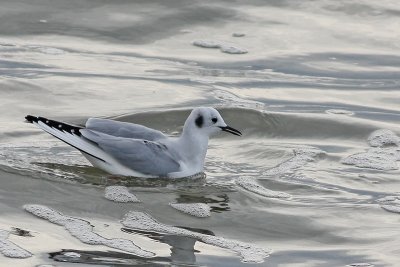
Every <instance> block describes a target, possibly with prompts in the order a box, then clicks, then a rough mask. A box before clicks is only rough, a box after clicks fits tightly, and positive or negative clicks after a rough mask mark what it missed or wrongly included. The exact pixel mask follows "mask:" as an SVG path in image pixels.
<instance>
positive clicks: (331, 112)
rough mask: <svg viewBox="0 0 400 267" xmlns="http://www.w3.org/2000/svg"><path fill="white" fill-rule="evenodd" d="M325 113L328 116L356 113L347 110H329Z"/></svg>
mask: <svg viewBox="0 0 400 267" xmlns="http://www.w3.org/2000/svg"><path fill="white" fill-rule="evenodd" d="M325 112H326V113H328V114H339V115H354V112H352V111H349V110H345V109H328V110H325Z"/></svg>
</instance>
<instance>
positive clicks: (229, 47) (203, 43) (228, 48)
mask: <svg viewBox="0 0 400 267" xmlns="http://www.w3.org/2000/svg"><path fill="white" fill-rule="evenodd" d="M192 44H193V45H195V46H198V47H203V48H219V49H220V50H221V52H224V53H227V54H246V53H248V51H247V50H246V49H244V48H241V47H238V46H236V45H233V44H228V43H225V42H221V41H214V40H196V41H193V42H192Z"/></svg>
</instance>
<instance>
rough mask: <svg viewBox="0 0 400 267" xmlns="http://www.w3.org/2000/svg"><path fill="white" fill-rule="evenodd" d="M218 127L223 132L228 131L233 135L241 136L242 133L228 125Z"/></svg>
mask: <svg viewBox="0 0 400 267" xmlns="http://www.w3.org/2000/svg"><path fill="white" fill-rule="evenodd" d="M219 128H221V129H222V131H224V132H228V133H231V134H234V135H237V136H241V135H242V133H241V132H239V131H238V130H236V129H234V128H232V127H229V126H225V127H219Z"/></svg>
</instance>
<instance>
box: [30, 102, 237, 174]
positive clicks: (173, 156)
mask: <svg viewBox="0 0 400 267" xmlns="http://www.w3.org/2000/svg"><path fill="white" fill-rule="evenodd" d="M25 119H26V120H27V122H30V123H33V124H35V125H36V126H38V127H39V128H41V129H42V130H44V131H46V132H47V133H49V134H51V135H53V136H54V137H56V138H58V139H60V140H62V141H64V142H65V143H67V144H69V145H71V146H73V147H74V148H76V149H78V150H79V151H80V152H81V153H82V154H83V155H84V156H85V157H86V158H87V159H88V160H89V161H90V162H91V163H92V165H93V166H95V167H98V168H100V169H102V170H104V171H106V172H108V173H111V174H115V175H124V176H135V177H146V178H155V177H166V178H181V177H187V176H191V175H194V174H197V173H199V172H202V171H203V169H204V160H205V157H206V153H207V148H208V140H209V137H210V136H211V135H213V134H216V133H218V132H221V131H225V132H229V133H232V134H234V135H238V136H241V135H242V134H241V132H239V131H238V130H236V129H234V128H232V127H229V126H228V125H227V124H226V123H225V122H224V120H223V118H222V117H221V115H220V114H219V112H218V111H217V110H216V109H214V108H210V107H199V108H195V109H193V110H192V112H191V113H190V115H189V117H188V118H187V119H186V122H185V125H184V127H183V132H182V134H181V135H180V136H179V137H168V136H166V135H164V134H163V133H162V132H160V131H157V130H154V129H150V128H147V127H145V126H143V125H138V124H133V123H127V122H119V121H113V120H108V119H97V118H90V119H88V121H87V122H86V125H85V127H79V126H74V125H70V124H66V123H63V122H58V121H54V120H49V119H46V118H43V117H35V116H32V115H28V116H26V117H25Z"/></svg>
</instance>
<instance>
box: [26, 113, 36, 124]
mask: <svg viewBox="0 0 400 267" xmlns="http://www.w3.org/2000/svg"><path fill="white" fill-rule="evenodd" d="M25 122H28V123H33V122H38V117H35V116H32V115H26V116H25Z"/></svg>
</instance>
